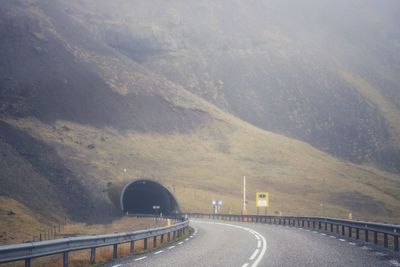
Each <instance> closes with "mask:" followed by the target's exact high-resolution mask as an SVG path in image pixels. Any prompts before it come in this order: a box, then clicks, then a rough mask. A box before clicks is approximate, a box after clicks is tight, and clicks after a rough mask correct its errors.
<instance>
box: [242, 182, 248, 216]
mask: <svg viewBox="0 0 400 267" xmlns="http://www.w3.org/2000/svg"><path fill="white" fill-rule="evenodd" d="M246 214H247V209H246V176H243V210H242V215H246Z"/></svg>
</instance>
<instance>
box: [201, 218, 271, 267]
mask: <svg viewBox="0 0 400 267" xmlns="http://www.w3.org/2000/svg"><path fill="white" fill-rule="evenodd" d="M193 222H196V223H205V224H219V225H225V226H230V227H235V228H239V229H242V230H245V231H249V232H251V231H252V232H253V233H255V234H256V235H257V236H258V237H259V238H260V239H261V242H262V248H261V252H260V253H259V254H258V257H257V258H256V259H255V261H254V263H253V264H252V265H251V267H257V266H258V264H259V263H260V261H261V260H262V258H263V257H264V255H265V252H266V251H267V241H266V240H265V238H264V236H263V235H261V234H260V233H258V232H256V231H254V230H252V229H250V228H247V227H243V226H240V225H234V224H227V223H214V222H207V221H193Z"/></svg>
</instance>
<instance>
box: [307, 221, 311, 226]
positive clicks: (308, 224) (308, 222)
mask: <svg viewBox="0 0 400 267" xmlns="http://www.w3.org/2000/svg"><path fill="white" fill-rule="evenodd" d="M307 228H310V221H308V220H307Z"/></svg>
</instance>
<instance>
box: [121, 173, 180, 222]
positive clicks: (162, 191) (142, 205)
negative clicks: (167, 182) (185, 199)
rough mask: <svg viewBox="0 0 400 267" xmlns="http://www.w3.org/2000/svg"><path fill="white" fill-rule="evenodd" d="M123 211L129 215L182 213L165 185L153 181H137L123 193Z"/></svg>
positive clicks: (130, 184)
mask: <svg viewBox="0 0 400 267" xmlns="http://www.w3.org/2000/svg"><path fill="white" fill-rule="evenodd" d="M121 209H122V211H123V212H124V213H129V214H160V213H162V214H163V215H170V214H174V213H178V212H180V210H179V205H178V203H177V201H176V200H175V197H174V196H173V195H172V194H171V192H169V191H168V189H166V188H165V187H164V186H163V185H161V184H160V183H158V182H155V181H152V180H146V179H141V180H136V181H133V182H130V183H128V184H127V185H125V187H124V189H123V190H122V192H121Z"/></svg>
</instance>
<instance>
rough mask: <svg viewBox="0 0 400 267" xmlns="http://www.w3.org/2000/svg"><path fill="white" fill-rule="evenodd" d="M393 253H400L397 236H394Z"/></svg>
mask: <svg viewBox="0 0 400 267" xmlns="http://www.w3.org/2000/svg"><path fill="white" fill-rule="evenodd" d="M393 251H394V252H399V237H398V236H397V235H394V236H393Z"/></svg>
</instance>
